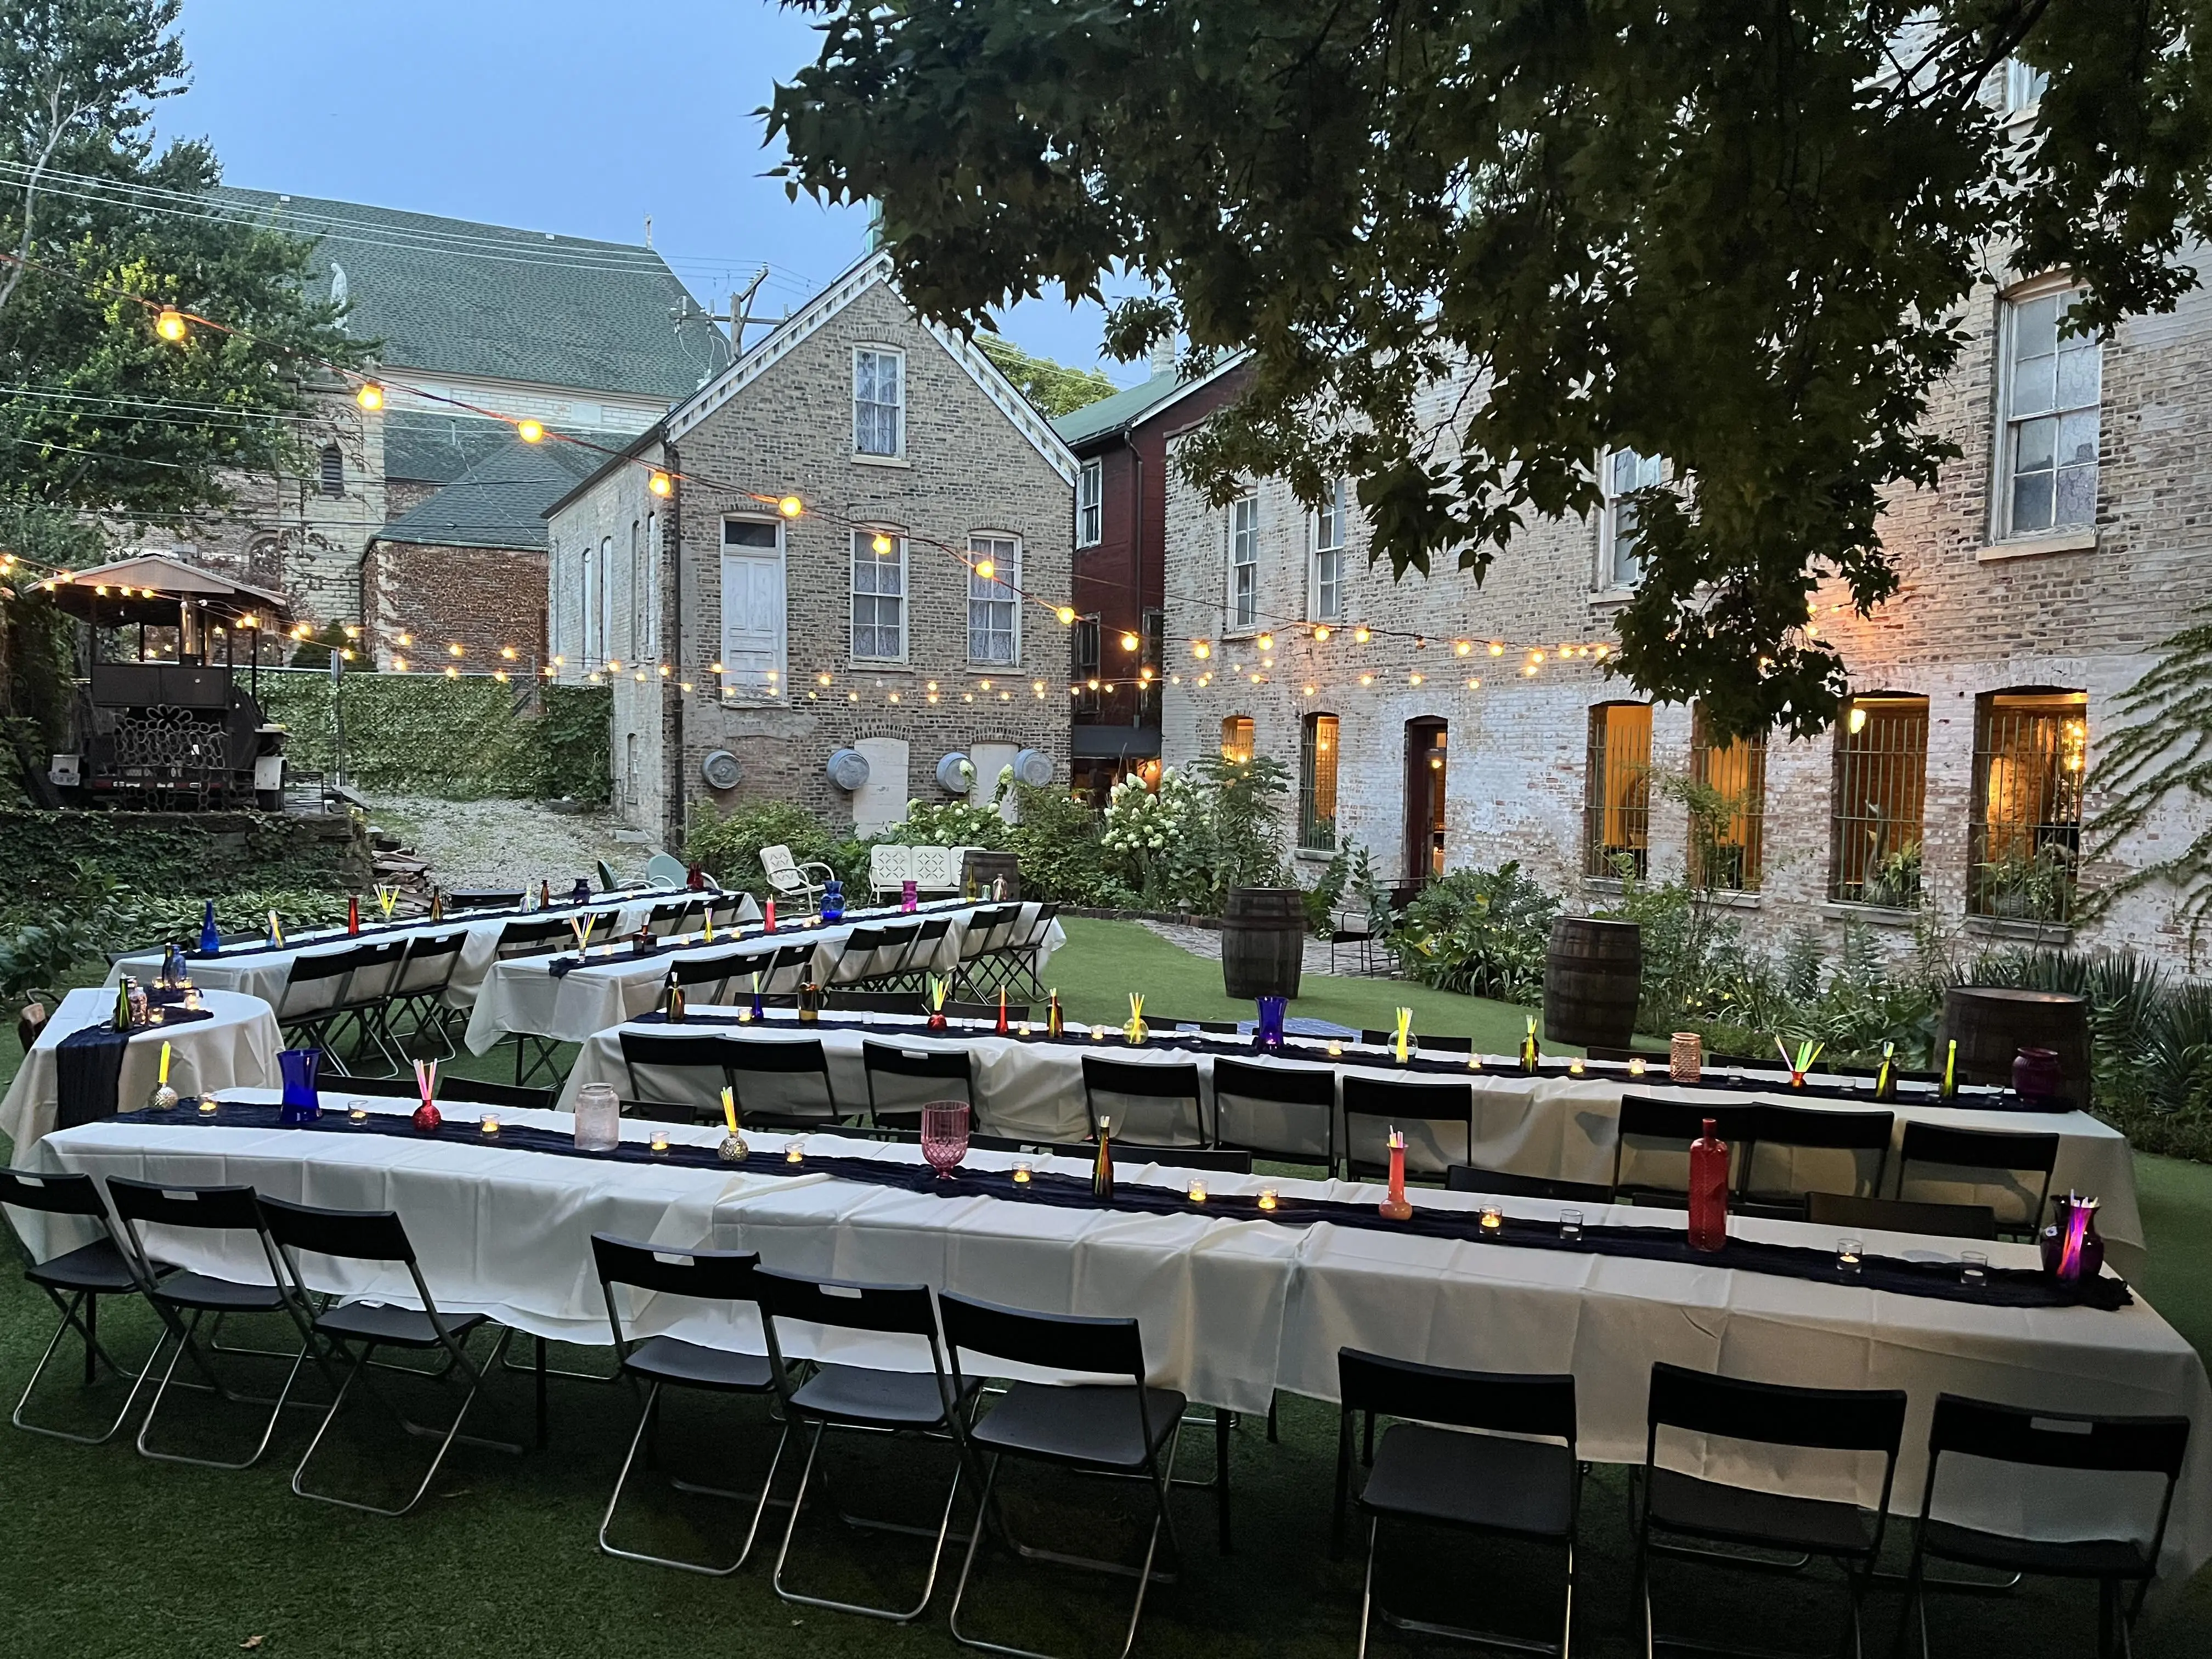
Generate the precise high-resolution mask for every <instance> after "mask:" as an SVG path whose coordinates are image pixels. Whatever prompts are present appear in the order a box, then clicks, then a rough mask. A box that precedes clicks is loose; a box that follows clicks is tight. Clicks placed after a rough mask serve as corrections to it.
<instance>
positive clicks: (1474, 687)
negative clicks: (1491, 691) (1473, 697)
mask: <svg viewBox="0 0 2212 1659" xmlns="http://www.w3.org/2000/svg"><path fill="white" fill-rule="evenodd" d="M1467 689H1468V690H1470V691H1480V690H1482V682H1481V681H1480V680H1469V681H1468V683H1467Z"/></svg>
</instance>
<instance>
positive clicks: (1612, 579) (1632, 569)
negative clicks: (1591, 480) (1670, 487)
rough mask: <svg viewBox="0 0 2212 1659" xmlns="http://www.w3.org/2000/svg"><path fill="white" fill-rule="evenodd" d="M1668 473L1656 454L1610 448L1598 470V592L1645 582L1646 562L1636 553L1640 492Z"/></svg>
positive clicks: (1656, 483) (1652, 485)
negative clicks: (1600, 501) (1636, 496)
mask: <svg viewBox="0 0 2212 1659" xmlns="http://www.w3.org/2000/svg"><path fill="white" fill-rule="evenodd" d="M1665 473H1666V463H1665V462H1664V461H1662V460H1661V459H1659V457H1657V456H1656V455H1639V454H1638V453H1636V452H1635V451H1634V450H1632V449H1609V450H1607V452H1606V453H1605V459H1604V460H1603V462H1602V463H1601V465H1599V467H1598V480H1599V484H1600V487H1601V489H1602V490H1603V492H1604V495H1605V506H1604V507H1603V509H1602V511H1601V513H1600V515H1599V522H1598V582H1597V585H1598V589H1599V591H1600V592H1607V591H1618V590H1620V589H1622V588H1628V587H1633V586H1636V584H1637V583H1638V582H1639V581H1641V580H1644V561H1643V560H1642V559H1641V558H1640V557H1638V555H1637V551H1636V503H1635V502H1634V501H1632V500H1631V499H1629V497H1630V496H1631V495H1632V494H1633V493H1634V492H1635V491H1637V490H1639V489H1653V488H1656V486H1657V485H1658V484H1659V483H1660V482H1661V480H1662V478H1663V477H1664V476H1665Z"/></svg>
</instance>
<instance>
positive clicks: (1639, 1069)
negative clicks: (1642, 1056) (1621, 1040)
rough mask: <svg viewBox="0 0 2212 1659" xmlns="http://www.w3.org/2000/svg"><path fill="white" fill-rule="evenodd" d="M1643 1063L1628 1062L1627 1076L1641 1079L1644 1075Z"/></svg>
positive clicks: (1639, 1061) (1640, 1061) (1636, 1061)
mask: <svg viewBox="0 0 2212 1659" xmlns="http://www.w3.org/2000/svg"><path fill="white" fill-rule="evenodd" d="M1628 1074H1629V1076H1631V1077H1642V1076H1643V1075H1644V1062H1643V1061H1642V1060H1630V1061H1629V1062H1628Z"/></svg>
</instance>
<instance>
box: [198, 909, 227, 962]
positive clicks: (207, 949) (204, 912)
mask: <svg viewBox="0 0 2212 1659" xmlns="http://www.w3.org/2000/svg"><path fill="white" fill-rule="evenodd" d="M221 950H222V934H220V933H216V930H215V901H214V900H213V899H210V900H209V901H208V902H206V903H205V904H204V905H202V906H201V907H200V954H201V955H202V956H204V957H211V956H214V955H215V954H216V952H218V951H221Z"/></svg>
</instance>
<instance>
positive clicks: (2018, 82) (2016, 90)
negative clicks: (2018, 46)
mask: <svg viewBox="0 0 2212 1659" xmlns="http://www.w3.org/2000/svg"><path fill="white" fill-rule="evenodd" d="M2050 84H2051V76H2050V75H2049V74H2048V73H2047V72H2046V71H2045V70H2039V69H2038V68H2036V67H2035V65H2034V64H2026V63H2022V62H2021V60H2020V59H2019V58H2006V59H2005V64H2004V118H2005V119H2006V120H2007V121H2020V120H2025V119H2026V118H2027V117H2029V116H2031V115H2033V114H2034V113H2035V112H2036V111H2037V110H2038V109H2039V108H2041V107H2042V105H2043V94H2044V91H2045V88H2048V87H2049V86H2050Z"/></svg>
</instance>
